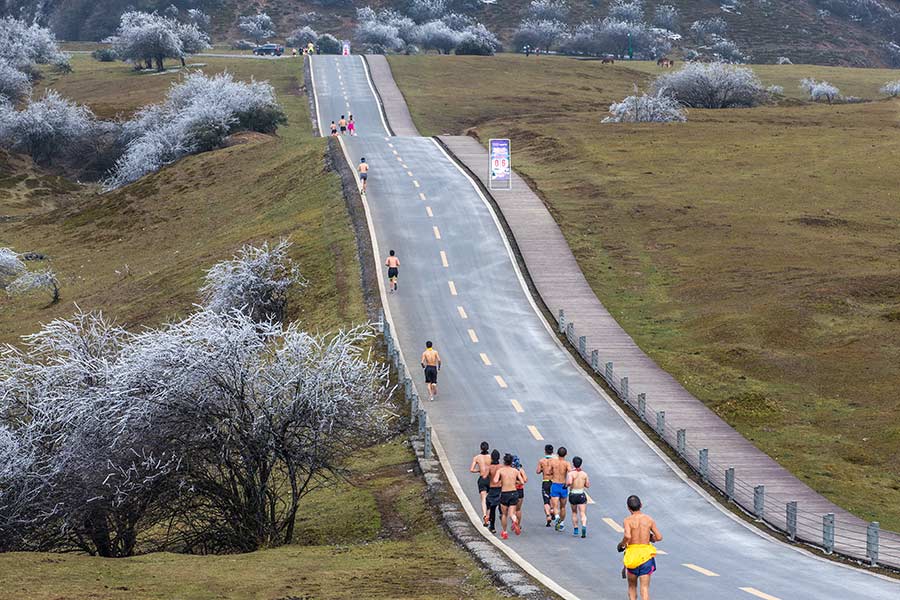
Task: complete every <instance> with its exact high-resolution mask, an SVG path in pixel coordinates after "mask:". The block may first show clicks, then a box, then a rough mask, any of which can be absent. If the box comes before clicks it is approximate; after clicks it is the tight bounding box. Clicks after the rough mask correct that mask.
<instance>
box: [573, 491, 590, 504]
mask: <svg viewBox="0 0 900 600" xmlns="http://www.w3.org/2000/svg"><path fill="white" fill-rule="evenodd" d="M569 504H570V505H571V506H578V505H579V504H587V494H585V493H584V492H582V493H580V494H572V493H571V492H570V493H569Z"/></svg>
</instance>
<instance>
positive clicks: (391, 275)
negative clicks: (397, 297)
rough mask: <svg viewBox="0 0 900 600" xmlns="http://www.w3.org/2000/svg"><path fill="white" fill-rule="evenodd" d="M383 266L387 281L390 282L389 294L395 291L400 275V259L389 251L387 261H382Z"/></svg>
mask: <svg viewBox="0 0 900 600" xmlns="http://www.w3.org/2000/svg"><path fill="white" fill-rule="evenodd" d="M384 264H385V265H386V266H387V268H388V281H389V282H390V285H389V287H390V289H391V293H392V294H393V293H394V292H396V291H397V277H398V276H399V275H400V259H399V258H397V256H396V255H395V253H394V251H393V250H391V252H390V256H388V257H387V260H386V261H384Z"/></svg>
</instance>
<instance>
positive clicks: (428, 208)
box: [425, 206, 434, 217]
mask: <svg viewBox="0 0 900 600" xmlns="http://www.w3.org/2000/svg"><path fill="white" fill-rule="evenodd" d="M425 213H426V214H427V215H428V216H429V217H433V216H434V213H433V212H431V207H430V206H426V207H425Z"/></svg>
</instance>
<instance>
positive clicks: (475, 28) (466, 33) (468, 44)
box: [456, 23, 502, 56]
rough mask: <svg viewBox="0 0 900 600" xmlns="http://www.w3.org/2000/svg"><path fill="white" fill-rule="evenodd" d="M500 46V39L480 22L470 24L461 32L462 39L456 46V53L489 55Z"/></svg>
mask: <svg viewBox="0 0 900 600" xmlns="http://www.w3.org/2000/svg"><path fill="white" fill-rule="evenodd" d="M501 47H502V45H501V44H500V40H499V39H497V36H496V35H494V34H493V32H491V31H490V30H488V28H487V27H485V26H484V25H482V24H481V23H476V24H475V25H470V26H468V27H466V28H465V29H464V30H463V32H462V40H461V41H460V42H459V45H457V46H456V53H457V54H475V55H479V56H491V55H493V54H494V53H495V52H496V51H497V50H499V49H500V48H501Z"/></svg>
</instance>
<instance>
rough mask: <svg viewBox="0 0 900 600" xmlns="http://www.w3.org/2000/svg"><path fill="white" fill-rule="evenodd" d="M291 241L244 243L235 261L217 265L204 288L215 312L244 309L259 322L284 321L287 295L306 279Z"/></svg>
mask: <svg viewBox="0 0 900 600" xmlns="http://www.w3.org/2000/svg"><path fill="white" fill-rule="evenodd" d="M290 247H291V244H290V243H289V242H288V241H287V240H281V241H280V242H279V243H278V244H276V245H275V246H272V247H269V244H268V242H264V243H263V244H262V246H259V247H257V246H249V245H248V246H244V247H243V248H241V250H240V252H238V254H237V255H235V257H234V258H233V259H231V260H226V261H222V262H220V263H217V264H215V265H213V267H212V268H211V269H210V270H209V271H207V273H206V281H205V283H204V284H203V287H202V288H200V294H201V296H202V298H203V305H204V306H205V307H206V308H208V309H209V310H212V311H215V312H219V313H222V312H229V311H235V310H237V311H241V312H242V313H244V314H246V315H247V316H249V317H250V318H251V319H253V320H254V321H256V322H264V321H271V320H275V321H282V320H283V319H284V309H285V305H286V303H287V294H288V292H289V291H290V290H291V288H294V287H304V286H305V285H306V281H305V280H304V279H303V277H302V276H301V275H300V269H299V267H298V266H297V265H296V264H294V262H293V261H292V260H291V259H290V257H288V255H287V251H288V249H290Z"/></svg>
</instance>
